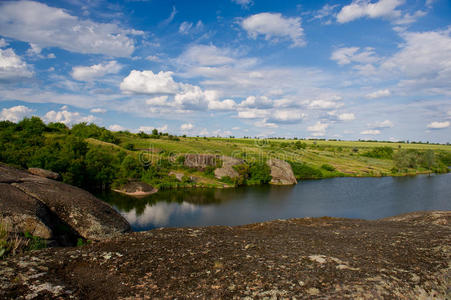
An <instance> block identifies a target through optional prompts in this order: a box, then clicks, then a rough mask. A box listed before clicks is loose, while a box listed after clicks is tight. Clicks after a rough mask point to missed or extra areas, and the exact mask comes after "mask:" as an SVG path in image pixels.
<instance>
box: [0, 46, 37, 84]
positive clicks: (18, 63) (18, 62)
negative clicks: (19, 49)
mask: <svg viewBox="0 0 451 300" xmlns="http://www.w3.org/2000/svg"><path fill="white" fill-rule="evenodd" d="M32 76H33V72H32V71H31V70H30V66H29V65H27V63H26V62H24V61H23V60H22V59H21V58H20V56H18V55H16V53H15V52H14V50H13V49H11V48H8V49H4V50H3V49H0V80H2V79H3V80H10V79H16V78H26V77H32Z"/></svg>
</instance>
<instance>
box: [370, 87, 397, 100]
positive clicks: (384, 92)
mask: <svg viewBox="0 0 451 300" xmlns="http://www.w3.org/2000/svg"><path fill="white" fill-rule="evenodd" d="M390 95H391V92H390V90H388V89H384V90H378V91H375V92H372V93H369V94H367V95H366V97H367V98H368V99H377V98H382V97H387V96H390Z"/></svg>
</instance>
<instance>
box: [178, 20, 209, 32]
mask: <svg viewBox="0 0 451 300" xmlns="http://www.w3.org/2000/svg"><path fill="white" fill-rule="evenodd" d="M203 28H204V23H202V21H200V20H199V21H197V23H196V25H194V24H193V23H191V22H186V21H185V22H182V24H180V26H179V32H180V33H181V34H189V33H191V32H199V31H201V30H202V29H203Z"/></svg>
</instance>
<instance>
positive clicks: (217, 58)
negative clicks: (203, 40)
mask: <svg viewBox="0 0 451 300" xmlns="http://www.w3.org/2000/svg"><path fill="white" fill-rule="evenodd" d="M232 55H233V53H232V51H231V50H229V49H227V48H225V49H224V48H218V47H216V46H214V45H193V46H191V47H189V48H188V49H187V50H186V51H184V52H183V53H182V55H181V56H180V57H179V58H178V59H177V63H178V64H182V65H186V64H195V65H200V66H218V65H224V64H230V63H233V62H235V61H236V60H235V59H234V58H233V57H232Z"/></svg>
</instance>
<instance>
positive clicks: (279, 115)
mask: <svg viewBox="0 0 451 300" xmlns="http://www.w3.org/2000/svg"><path fill="white" fill-rule="evenodd" d="M304 117H305V114H304V113H302V112H300V111H297V110H275V111H272V112H271V114H270V117H269V118H268V119H267V121H268V122H269V123H284V124H294V123H299V122H300V121H301V120H302V119H304Z"/></svg>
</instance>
